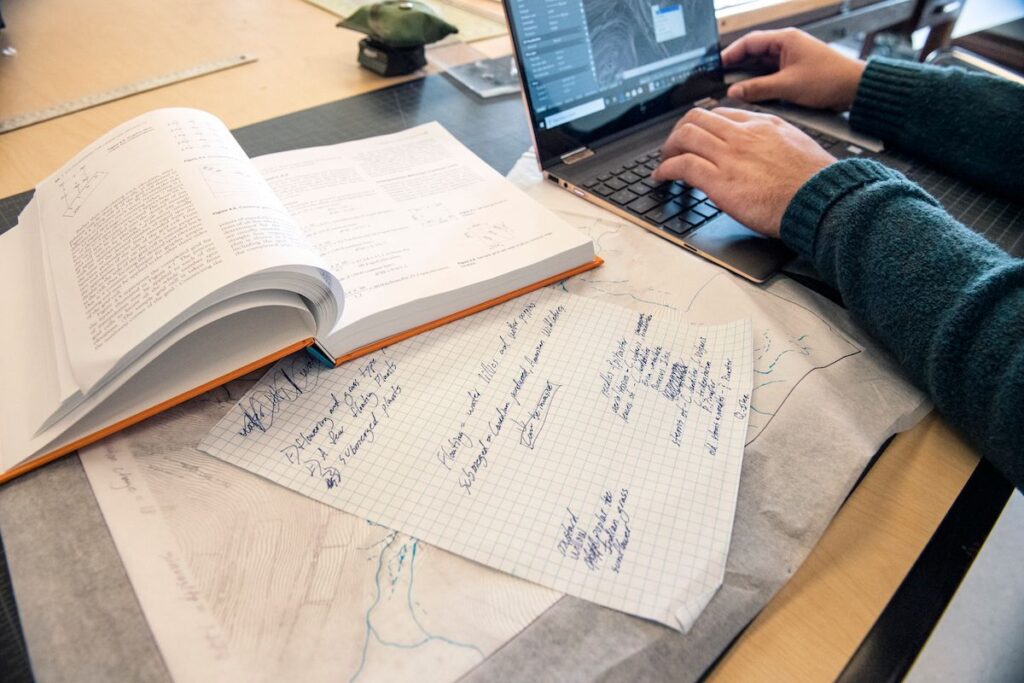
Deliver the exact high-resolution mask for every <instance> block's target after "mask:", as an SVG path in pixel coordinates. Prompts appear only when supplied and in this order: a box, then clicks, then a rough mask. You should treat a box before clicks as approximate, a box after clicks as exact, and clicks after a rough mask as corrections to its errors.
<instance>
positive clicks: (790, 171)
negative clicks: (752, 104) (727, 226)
mask: <svg viewBox="0 0 1024 683" xmlns="http://www.w3.org/2000/svg"><path fill="white" fill-rule="evenodd" d="M661 157H662V162H661V165H660V166H658V168H657V169H655V171H654V173H653V174H652V176H653V177H654V179H655V180H660V181H669V180H681V181H683V182H684V183H686V184H687V185H693V186H694V187H698V188H700V189H701V190H703V191H704V192H706V193H707V195H708V196H709V197H710V198H711V200H712V201H714V202H715V204H717V205H718V206H719V208H721V209H722V210H723V211H725V212H726V213H728V214H729V215H730V216H732V217H733V218H735V219H736V220H738V221H740V222H741V223H743V224H744V225H746V226H747V227H749V228H751V229H753V230H756V231H758V232H760V233H763V234H765V235H768V236H770V237H778V236H779V227H780V225H781V223H782V216H783V214H785V212H786V208H787V207H788V206H789V202H790V201H791V200H792V199H793V196H794V195H796V193H797V190H799V189H800V188H801V187H802V186H803V185H804V183H806V182H807V181H808V180H810V178H811V176H813V175H814V174H815V173H817V172H818V171H820V170H821V169H823V168H825V167H826V166H828V165H829V164H831V163H833V162H834V161H835V157H833V156H832V155H831V154H829V153H828V152H826V151H825V150H823V149H822V148H821V147H820V146H819V145H818V143H816V142H815V141H814V140H812V139H811V138H809V137H808V136H806V135H804V134H803V133H802V132H800V130H798V129H797V128H796V127H794V126H792V125H790V124H788V123H786V122H785V121H783V120H782V119H780V118H779V117H777V116H771V115H770V114H759V113H754V112H747V111H743V110H740V109H731V108H728V107H719V108H717V109H714V110H708V109H700V108H694V109H691V110H690V111H689V112H687V113H686V115H685V116H683V118H681V119H680V120H679V123H677V124H676V127H675V128H674V129H673V130H672V133H671V134H670V135H669V137H668V139H667V140H666V141H665V144H664V145H663V146H662V148H661Z"/></svg>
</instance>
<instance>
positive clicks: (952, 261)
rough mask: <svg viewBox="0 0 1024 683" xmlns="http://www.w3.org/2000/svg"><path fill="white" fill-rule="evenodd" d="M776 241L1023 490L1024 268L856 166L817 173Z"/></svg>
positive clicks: (926, 202)
mask: <svg viewBox="0 0 1024 683" xmlns="http://www.w3.org/2000/svg"><path fill="white" fill-rule="evenodd" d="M782 239H783V241H784V242H786V243H787V244H788V245H789V246H790V247H791V248H793V249H794V250H796V251H797V252H799V253H800V254H801V255H803V256H805V257H807V258H809V259H811V260H812V261H813V262H814V263H815V266H816V267H817V270H818V273H819V274H820V275H821V276H822V277H823V278H824V279H825V280H827V281H828V282H829V283H830V284H831V285H832V286H834V287H835V288H836V289H837V290H838V291H839V292H840V293H841V294H842V296H843V299H844V301H845V302H846V305H847V306H848V307H849V309H850V311H851V312H852V313H853V314H854V315H855V316H856V317H857V318H858V319H859V320H860V321H861V322H862V323H863V324H864V325H865V327H866V328H867V329H868V331H869V332H871V333H872V334H873V335H874V336H875V337H876V338H877V339H879V340H880V341H881V342H882V343H883V344H884V345H885V346H886V347H887V348H888V349H889V350H890V351H891V352H892V353H893V354H894V355H895V356H896V358H897V360H898V361H899V362H900V364H901V365H902V366H903V367H904V368H905V369H906V370H907V372H908V373H909V374H910V377H911V379H912V380H913V381H914V382H915V383H916V384H918V386H920V387H922V388H923V389H924V390H925V391H927V392H928V393H929V394H930V396H931V397H932V400H933V401H934V403H935V406H936V408H937V409H938V410H939V412H940V413H942V414H943V415H944V416H945V417H946V419H947V420H948V421H949V422H950V423H951V424H952V425H953V426H955V427H956V428H957V429H959V430H960V431H961V433H963V434H964V435H965V436H966V437H967V439H968V440H969V441H970V442H971V443H973V445H974V446H975V447H976V448H977V449H978V450H979V452H980V453H981V454H982V455H984V456H985V457H987V458H989V459H990V460H991V461H992V462H993V463H994V464H995V465H996V466H997V467H998V468H999V469H1000V470H1001V471H1002V472H1003V473H1004V474H1005V475H1006V476H1007V478H1008V479H1009V480H1010V481H1011V482H1012V483H1013V484H1014V486H1016V487H1018V488H1022V489H1024V260H1020V259H1015V258H1013V257H1011V256H1009V255H1008V254H1006V253H1005V252H1003V251H1002V250H1000V249H999V248H998V247H996V246H994V245H992V244H990V243H989V242H987V241H985V240H984V239H983V238H981V237H980V236H978V235H976V234H975V233H973V232H971V231H970V230H968V229H967V228H965V227H964V226H963V225H961V224H960V223H958V222H957V221H955V220H954V219H953V218H952V217H951V216H950V215H949V214H947V213H946V211H945V210H944V209H943V208H942V206H941V205H940V204H939V203H938V202H936V201H935V200H934V199H933V198H932V197H930V196H929V195H928V194H927V193H926V192H924V191H923V190H922V189H920V188H919V187H918V186H917V185H915V184H913V183H911V182H909V181H908V180H907V179H906V178H904V177H903V176H902V175H901V174H899V173H897V172H896V171H893V170H891V169H888V168H886V167H885V166H882V165H881V164H878V163H876V162H874V161H868V160H860V159H850V160H846V161H840V162H838V163H835V164H833V165H831V166H829V167H827V168H825V169H823V170H822V171H820V172H819V173H818V174H817V175H815V176H814V177H813V178H811V180H809V181H808V182H807V183H806V184H805V185H804V186H803V187H802V188H801V189H800V190H799V191H798V192H797V194H796V196H795V197H794V198H793V201H792V202H791V203H790V205H789V208H788V209H787V211H786V214H785V216H784V217H783V220H782Z"/></svg>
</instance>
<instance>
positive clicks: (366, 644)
mask: <svg viewBox="0 0 1024 683" xmlns="http://www.w3.org/2000/svg"><path fill="white" fill-rule="evenodd" d="M397 539H398V534H397V533H395V532H392V533H391V535H390V537H389V538H388V540H387V542H386V543H385V544H384V547H383V548H382V549H381V551H380V554H379V555H378V556H377V571H376V573H375V574H374V577H373V581H374V586H375V589H376V597H375V598H374V600H373V604H372V605H370V607H369V609H367V610H366V616H365V617H364V622H365V624H366V637H365V639H364V640H363V652H362V655H361V656H360V658H359V667H358V668H357V669H356V671H355V673H353V674H352V677H351V678H350V679H349V683H352V682H353V681H355V680H356V679H357V678H359V675H360V674H361V673H362V672H363V668H364V667H365V666H366V655H367V653H368V651H369V648H370V638H371V637H372V638H373V639H374V640H376V641H377V642H378V643H380V644H381V645H385V646H387V647H396V648H399V649H403V650H413V649H415V648H417V647H420V646H421V645H425V644H426V643H429V642H431V641H433V640H437V641H440V642H442V643H445V644H447V645H452V646H454V647H462V648H467V649H470V650H473V651H475V652H476V653H477V654H478V655H480V658H481V659H483V656H484V653H483V652H482V651H481V650H480V648H478V647H477V646H476V645H470V644H467V643H460V642H458V641H455V640H452V639H450V638H445V637H444V636H436V635H433V634H431V633H430V632H429V631H427V629H425V628H424V627H423V624H421V623H420V620H419V618H418V617H417V616H416V610H415V608H414V607H413V602H412V584H413V578H414V577H413V569H414V567H415V562H416V551H417V548H418V547H419V541H418V540H416V539H413V544H412V558H411V559H410V560H409V587H408V590H407V593H406V604H407V605H408V606H409V614H410V616H411V617H412V620H413V622H414V623H415V624H416V626H417V627H419V629H420V631H422V632H423V635H424V638H423V639H422V640H419V641H416V642H414V643H398V642H392V641H387V640H384V639H383V638H382V637H381V635H380V633H378V632H377V629H376V627H375V626H374V625H373V624H372V623H371V621H370V617H371V614H372V612H373V610H374V609H376V607H377V605H379V604H380V601H381V596H382V594H383V592H382V590H381V585H380V577H381V572H382V571H383V569H384V555H385V553H387V551H388V549H390V548H391V546H392V545H394V543H395V541H396V540H397ZM405 553H406V550H405V547H404V545H403V547H402V548H401V551H400V556H399V567H401V564H402V563H403V562H404V559H405ZM396 581H397V579H395V580H392V581H391V585H394V584H395V582H396Z"/></svg>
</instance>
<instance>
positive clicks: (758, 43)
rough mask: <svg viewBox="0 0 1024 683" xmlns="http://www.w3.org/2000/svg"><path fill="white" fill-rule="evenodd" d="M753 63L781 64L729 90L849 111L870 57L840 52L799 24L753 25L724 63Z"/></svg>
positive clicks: (747, 97)
mask: <svg viewBox="0 0 1024 683" xmlns="http://www.w3.org/2000/svg"><path fill="white" fill-rule="evenodd" d="M743 63H753V64H757V65H761V66H769V67H774V68H777V69H778V71H776V72H775V73H772V74H769V75H767V76H759V77H757V78H750V79H747V80H745V81H740V82H739V83H735V84H733V85H732V87H730V88H729V93H728V94H729V96H730V97H735V98H737V99H740V100H744V101H746V102H760V101H762V100H776V99H778V100H787V101H789V102H793V103H794V104H800V105H803V106H805V107H816V108H819V109H834V110H836V111H844V110H846V109H849V108H850V107H852V106H853V100H854V98H855V97H856V95H857V86H858V85H859V84H860V79H861V76H862V75H863V74H864V62H862V61H861V60H859V59H852V58H850V57H846V56H844V55H842V54H840V53H839V52H836V51H835V50H833V49H832V48H830V47H829V46H828V45H826V44H825V43H823V42H821V41H820V40H818V39H817V38H814V37H813V36H810V35H808V34H806V33H804V32H803V31H799V30H797V29H795V28H784V29H781V30H778V31H752V32H750V33H748V34H747V35H745V36H743V37H742V38H740V39H739V40H737V41H736V42H735V43H733V44H732V45H730V46H729V47H727V48H725V49H724V50H722V65H723V66H725V67H731V66H737V65H739V64H743Z"/></svg>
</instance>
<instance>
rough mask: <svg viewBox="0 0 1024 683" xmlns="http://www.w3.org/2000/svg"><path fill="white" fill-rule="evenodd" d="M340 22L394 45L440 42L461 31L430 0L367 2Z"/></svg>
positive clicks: (380, 41)
mask: <svg viewBox="0 0 1024 683" xmlns="http://www.w3.org/2000/svg"><path fill="white" fill-rule="evenodd" d="M338 26H343V27H345V28H350V29H352V30H353V31H359V32H360V33H365V34H366V35H368V36H370V38H372V39H373V40H375V41H377V42H379V43H383V44H384V45H388V46H390V47H402V48H405V47H419V46H422V45H427V44H429V43H436V42H437V41H439V40H441V39H442V38H444V37H445V36H447V35H449V34H451V33H458V31H459V29H457V28H455V27H454V26H452V25H451V24H449V23H448V22H447V21H445V20H444V19H442V18H441V17H439V16H438V15H437V13H436V12H434V10H433V9H432V8H431V7H430V6H429V5H427V4H425V3H422V2H412V1H406V0H402V1H399V0H385V1H384V2H377V3H374V4H372V5H364V6H363V7H360V8H359V9H357V10H356V11H355V13H354V14H353V15H352V16H350V17H349V18H347V19H342V20H341V21H339V22H338Z"/></svg>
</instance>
